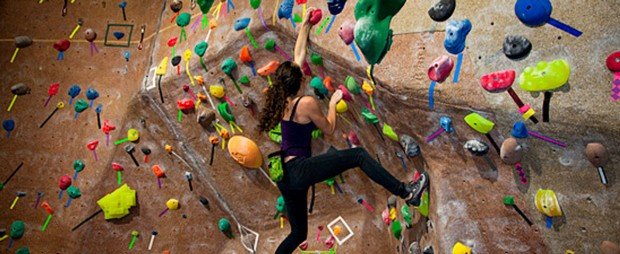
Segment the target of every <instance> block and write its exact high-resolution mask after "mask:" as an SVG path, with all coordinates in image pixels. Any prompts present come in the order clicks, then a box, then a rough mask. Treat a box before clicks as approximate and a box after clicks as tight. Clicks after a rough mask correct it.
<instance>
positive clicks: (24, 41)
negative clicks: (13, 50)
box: [15, 36, 32, 49]
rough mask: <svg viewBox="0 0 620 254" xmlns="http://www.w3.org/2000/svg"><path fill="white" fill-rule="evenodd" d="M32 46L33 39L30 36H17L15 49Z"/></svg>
mask: <svg viewBox="0 0 620 254" xmlns="http://www.w3.org/2000/svg"><path fill="white" fill-rule="evenodd" d="M30 45H32V38H30V37H28V36H17V37H15V47H17V48H20V49H23V48H26V47H28V46H30Z"/></svg>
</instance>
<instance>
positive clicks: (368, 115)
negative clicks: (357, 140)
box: [362, 108, 379, 124]
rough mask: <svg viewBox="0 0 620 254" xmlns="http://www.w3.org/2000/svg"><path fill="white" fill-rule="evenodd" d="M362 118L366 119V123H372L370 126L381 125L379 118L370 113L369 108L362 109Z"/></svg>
mask: <svg viewBox="0 0 620 254" xmlns="http://www.w3.org/2000/svg"><path fill="white" fill-rule="evenodd" d="M362 117H363V118H364V121H366V122H367V123H370V124H378V123H379V118H377V116H376V115H375V114H373V113H372V112H370V110H369V109H368V108H363V109H362Z"/></svg>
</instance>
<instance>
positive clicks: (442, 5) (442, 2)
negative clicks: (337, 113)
mask: <svg viewBox="0 0 620 254" xmlns="http://www.w3.org/2000/svg"><path fill="white" fill-rule="evenodd" d="M454 9H456V1H455V0H439V2H437V3H435V5H433V6H432V7H431V8H430V9H428V16H430V17H431V19H432V20H434V21H436V22H443V21H446V20H448V19H449V18H450V16H452V13H454Z"/></svg>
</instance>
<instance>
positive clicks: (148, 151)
mask: <svg viewBox="0 0 620 254" xmlns="http://www.w3.org/2000/svg"><path fill="white" fill-rule="evenodd" d="M140 150H141V151H142V153H143V154H144V155H149V154H151V149H150V148H148V147H142V148H140Z"/></svg>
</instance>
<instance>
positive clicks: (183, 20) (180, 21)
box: [176, 12, 192, 27]
mask: <svg viewBox="0 0 620 254" xmlns="http://www.w3.org/2000/svg"><path fill="white" fill-rule="evenodd" d="M191 19H192V15H191V14H189V13H187V12H184V13H181V14H179V16H178V17H177V19H176V23H177V26H180V27H185V26H187V25H189V21H190V20H191Z"/></svg>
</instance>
